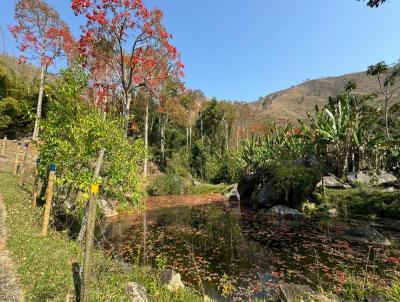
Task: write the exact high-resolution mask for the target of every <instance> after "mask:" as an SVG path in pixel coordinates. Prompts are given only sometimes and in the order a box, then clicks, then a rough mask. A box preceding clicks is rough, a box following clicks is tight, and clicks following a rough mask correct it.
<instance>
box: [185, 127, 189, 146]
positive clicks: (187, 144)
mask: <svg viewBox="0 0 400 302" xmlns="http://www.w3.org/2000/svg"><path fill="white" fill-rule="evenodd" d="M186 147H187V148H189V127H186Z"/></svg>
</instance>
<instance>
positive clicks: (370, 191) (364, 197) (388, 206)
mask: <svg viewBox="0 0 400 302" xmlns="http://www.w3.org/2000/svg"><path fill="white" fill-rule="evenodd" d="M320 199H321V205H320V209H321V210H326V209H329V208H337V209H338V210H339V212H340V213H341V214H344V215H347V214H356V215H366V216H378V217H382V218H391V219H400V191H399V190H396V191H394V192H385V191H384V190H381V189H377V188H356V189H347V190H334V189H329V190H326V192H325V197H322V196H320Z"/></svg>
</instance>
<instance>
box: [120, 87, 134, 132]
mask: <svg viewBox="0 0 400 302" xmlns="http://www.w3.org/2000/svg"><path fill="white" fill-rule="evenodd" d="M131 101H132V96H131V95H130V93H129V92H128V91H124V101H123V103H124V104H123V108H122V110H123V112H122V114H123V116H124V120H125V129H124V130H125V137H128V130H129V129H128V128H129V113H130V110H131Z"/></svg>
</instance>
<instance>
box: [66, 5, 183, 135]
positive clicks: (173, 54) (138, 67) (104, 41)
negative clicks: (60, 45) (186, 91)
mask: <svg viewBox="0 0 400 302" xmlns="http://www.w3.org/2000/svg"><path fill="white" fill-rule="evenodd" d="M72 8H73V10H74V12H75V14H76V15H79V14H84V15H85V17H86V19H87V22H86V24H85V25H84V26H83V33H82V36H81V39H80V47H79V51H80V54H82V55H83V57H84V58H85V63H86V64H87V66H88V68H89V69H90V71H91V73H92V74H93V73H96V70H103V69H106V67H107V70H109V72H110V75H109V77H108V79H106V81H107V84H106V85H103V83H100V82H97V83H96V84H97V85H101V86H106V87H109V86H110V85H111V86H112V87H113V91H114V93H115V94H116V95H117V96H118V99H119V101H120V104H119V105H120V107H121V108H122V114H123V116H124V119H125V121H126V129H125V130H126V133H127V131H128V124H129V115H130V108H131V102H132V94H134V93H136V92H137V89H138V88H139V87H146V88H148V89H153V88H157V86H159V85H160V83H162V82H164V81H165V80H166V79H169V78H173V77H175V78H177V77H179V76H183V73H182V68H183V67H184V66H183V64H182V63H181V61H180V58H179V54H178V52H177V49H176V48H175V47H174V46H172V45H171V44H170V40H171V39H172V35H170V34H168V33H167V32H166V30H165V28H164V27H163V25H162V23H161V21H162V17H163V13H162V11H161V10H159V9H152V10H150V9H147V8H146V7H145V6H144V4H143V2H142V0H72Z"/></svg>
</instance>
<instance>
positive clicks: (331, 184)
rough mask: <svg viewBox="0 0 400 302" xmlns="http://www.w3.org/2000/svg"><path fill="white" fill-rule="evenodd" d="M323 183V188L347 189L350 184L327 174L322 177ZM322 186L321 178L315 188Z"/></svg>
mask: <svg viewBox="0 0 400 302" xmlns="http://www.w3.org/2000/svg"><path fill="white" fill-rule="evenodd" d="M323 184H324V187H325V188H330V189H349V188H350V185H349V184H347V183H343V182H341V181H340V180H339V179H338V178H337V177H336V176H334V175H329V176H324V177H323ZM321 187H322V180H321V181H320V182H319V183H318V184H317V188H321Z"/></svg>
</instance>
